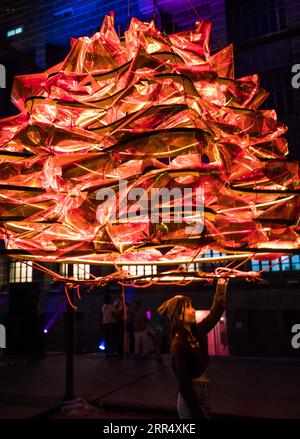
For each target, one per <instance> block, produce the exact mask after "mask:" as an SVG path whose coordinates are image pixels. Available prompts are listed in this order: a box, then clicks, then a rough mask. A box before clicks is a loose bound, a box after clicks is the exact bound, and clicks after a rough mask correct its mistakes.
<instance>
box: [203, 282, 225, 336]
mask: <svg viewBox="0 0 300 439" xmlns="http://www.w3.org/2000/svg"><path fill="white" fill-rule="evenodd" d="M227 286H228V279H223V278H219V279H218V283H217V288H216V292H215V295H214V300H213V304H212V306H211V308H210V310H209V314H208V315H207V316H206V317H205V318H204V319H203V320H201V322H199V323H197V326H198V327H199V328H201V329H202V330H203V331H204V332H205V333H206V334H207V333H208V332H209V331H211V330H212V329H213V327H214V326H215V325H216V324H217V323H218V321H219V320H220V318H221V317H222V314H223V312H224V309H225V300H226V293H227Z"/></svg>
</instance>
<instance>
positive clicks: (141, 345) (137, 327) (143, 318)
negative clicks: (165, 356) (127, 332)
mask: <svg viewBox="0 0 300 439" xmlns="http://www.w3.org/2000/svg"><path fill="white" fill-rule="evenodd" d="M131 324H132V328H133V331H134V353H135V354H138V355H140V354H142V355H146V354H147V353H148V342H147V337H148V336H147V324H148V318H147V314H146V310H145V308H144V307H143V305H142V302H141V301H140V300H137V301H136V303H135V307H134V308H133V310H132V314H131Z"/></svg>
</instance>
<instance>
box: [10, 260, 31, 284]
mask: <svg viewBox="0 0 300 439" xmlns="http://www.w3.org/2000/svg"><path fill="white" fill-rule="evenodd" d="M9 282H32V261H28V262H26V263H25V262H21V261H13V262H10V264H9Z"/></svg>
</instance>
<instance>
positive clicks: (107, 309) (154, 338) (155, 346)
mask: <svg viewBox="0 0 300 439" xmlns="http://www.w3.org/2000/svg"><path fill="white" fill-rule="evenodd" d="M101 320H102V332H103V336H104V344H105V354H106V357H107V358H111V357H123V356H126V355H129V354H131V353H133V354H135V355H136V356H137V357H146V356H147V354H148V353H149V352H154V353H155V357H156V359H157V360H160V359H161V344H162V334H161V332H162V331H161V328H160V327H159V326H158V325H155V327H153V325H151V324H150V320H149V318H148V316H147V312H146V309H145V307H144V305H143V303H142V301H141V300H139V299H137V300H136V302H135V304H134V305H130V304H129V303H128V302H127V301H125V302H124V300H123V298H122V296H119V297H117V299H116V300H114V301H113V300H112V297H111V296H110V295H108V294H107V295H105V296H104V304H103V305H102V307H101Z"/></svg>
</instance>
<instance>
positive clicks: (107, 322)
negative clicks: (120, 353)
mask: <svg viewBox="0 0 300 439" xmlns="http://www.w3.org/2000/svg"><path fill="white" fill-rule="evenodd" d="M101 312H102V327H103V334H104V342H105V355H106V357H107V358H110V357H113V356H114V355H115V354H116V352H117V324H116V316H115V308H114V306H113V304H112V303H111V296H110V295H109V294H106V295H105V296H104V305H102V308H101Z"/></svg>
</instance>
